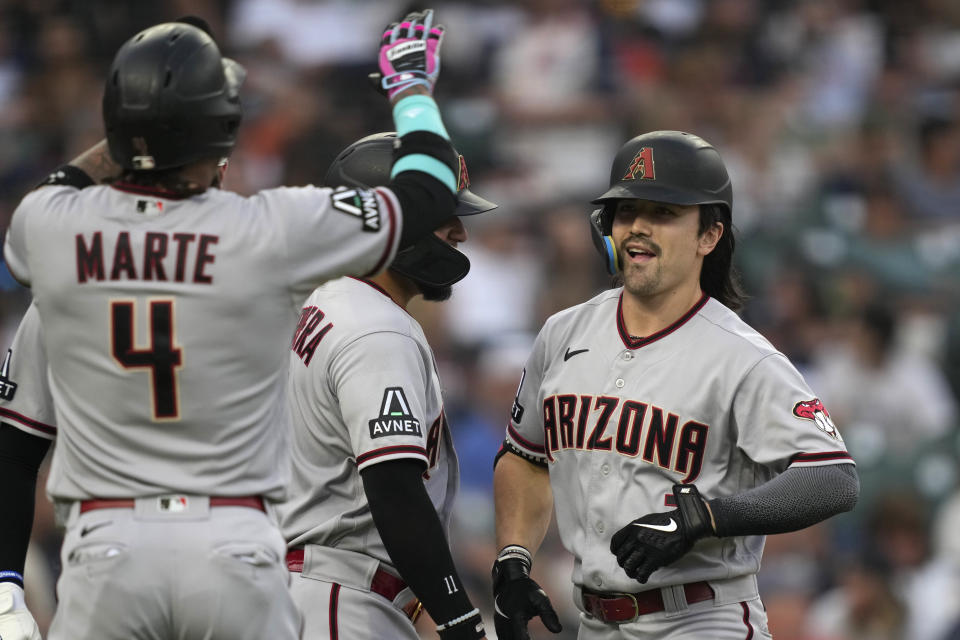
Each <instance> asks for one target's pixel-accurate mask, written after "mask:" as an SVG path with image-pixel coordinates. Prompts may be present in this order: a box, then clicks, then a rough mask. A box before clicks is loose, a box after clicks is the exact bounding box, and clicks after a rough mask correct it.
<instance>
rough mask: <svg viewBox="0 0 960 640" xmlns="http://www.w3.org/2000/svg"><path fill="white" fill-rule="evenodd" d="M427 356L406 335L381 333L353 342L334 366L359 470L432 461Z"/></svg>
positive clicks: (333, 374)
mask: <svg viewBox="0 0 960 640" xmlns="http://www.w3.org/2000/svg"><path fill="white" fill-rule="evenodd" d="M430 362H431V361H430V360H429V356H426V355H425V354H424V353H423V352H422V351H421V349H420V346H419V345H418V344H417V342H416V341H415V340H414V339H413V338H411V337H410V336H407V335H404V334H402V333H396V332H390V331H382V332H377V333H371V334H367V335H365V336H363V337H361V338H359V339H357V340H354V341H353V342H352V343H350V344H349V345H348V346H347V347H346V348H345V349H344V350H343V351H341V352H340V354H338V355H337V357H336V358H335V359H334V361H333V363H332V364H331V367H330V384H332V385H333V386H334V389H333V391H334V393H335V394H336V397H337V400H338V402H339V404H340V412H341V415H342V416H343V423H344V424H345V425H347V428H348V429H349V430H350V434H349V436H350V443H351V446H352V448H353V453H354V456H355V457H356V461H357V470H358V471H362V470H363V469H364V468H365V467H367V466H369V465H371V464H376V463H378V462H384V461H386V460H396V459H398V458H415V459H417V460H422V461H423V463H424V465H426V464H428V457H427V432H428V430H429V427H430V424H429V422H428V419H429V418H430V416H427V415H426V411H425V409H426V393H427V385H428V381H429V380H430V372H431V370H430V369H428V367H430V366H432V364H430Z"/></svg>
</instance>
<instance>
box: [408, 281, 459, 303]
mask: <svg viewBox="0 0 960 640" xmlns="http://www.w3.org/2000/svg"><path fill="white" fill-rule="evenodd" d="M417 288H418V289H419V290H420V295H422V296H423V299H424V300H428V301H430V302H443V301H444V300H449V299H450V296H451V295H453V285H450V284H448V285H446V286H443V287H436V286H433V285H429V284H423V283H417Z"/></svg>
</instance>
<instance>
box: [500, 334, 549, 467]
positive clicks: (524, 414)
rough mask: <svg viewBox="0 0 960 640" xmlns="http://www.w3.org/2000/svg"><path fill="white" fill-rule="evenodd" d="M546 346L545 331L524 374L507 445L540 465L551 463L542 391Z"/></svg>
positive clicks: (513, 412)
mask: <svg viewBox="0 0 960 640" xmlns="http://www.w3.org/2000/svg"><path fill="white" fill-rule="evenodd" d="M544 343H545V338H544V331H541V332H540V335H538V336H537V339H536V341H535V342H534V344H533V349H532V350H531V352H530V357H529V358H527V363H526V365H525V366H524V368H523V372H522V373H521V374H520V385H519V386H518V387H517V396H516V398H514V400H513V407H512V408H511V409H510V420H509V421H508V422H507V435H506V441H507V443H509V444H510V445H512V446H513V447H515V448H516V450H517V451H519V452H520V453H522V454H523V455H524V456H526V457H528V458H530V459H531V460H534V461H539V462H546V460H547V456H546V448H545V447H544V435H543V410H542V401H541V395H542V394H541V391H540V386H541V383H542V382H543V376H544V366H545V358H544V354H545V352H546V350H545V347H544Z"/></svg>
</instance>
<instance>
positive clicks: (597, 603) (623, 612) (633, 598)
mask: <svg viewBox="0 0 960 640" xmlns="http://www.w3.org/2000/svg"><path fill="white" fill-rule="evenodd" d="M683 593H684V595H685V596H686V599H687V604H693V603H695V602H703V601H705V600H713V595H714V594H713V587H711V586H710V585H709V584H708V583H706V582H689V583H687V584H685V585H683ZM582 594H583V606H584V608H586V610H587V613H589V614H590V615H591V616H593V617H594V618H596V619H598V620H602V621H603V622H617V623H623V622H633V621H634V620H636V619H637V617H638V616H642V615H646V614H648V613H657V612H658V611H663V610H664V609H665V608H666V607H665V606H664V604H663V594H661V593H660V589H651V590H650V591H641V592H640V593H598V592H596V591H588V590H586V589H584V590H583V592H582Z"/></svg>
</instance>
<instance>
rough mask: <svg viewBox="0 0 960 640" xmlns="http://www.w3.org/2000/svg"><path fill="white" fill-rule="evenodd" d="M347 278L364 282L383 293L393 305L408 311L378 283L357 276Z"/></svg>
mask: <svg viewBox="0 0 960 640" xmlns="http://www.w3.org/2000/svg"><path fill="white" fill-rule="evenodd" d="M347 277H348V278H350V279H351V280H356V281H357V282H362V283H363V284H365V285H368V286H370V287H373V288H374V289H376V290H377V291H379V292H380V293H382V294H383V295H385V296H387V298H389V299H390V302H392V303H393V304H395V305H397V306H398V307H400V308H401V309H403V310H404V311H406V309H404V308H403V305H402V304H400V303H399V302H397V301H396V300H394V299H393V296H391V295H390V294H389V293H387V290H386V289H384V288H383V287H381V286H380V285H378V284H377V283H376V282H373V281H372V280H367V279H366V278H357V277H355V276H347Z"/></svg>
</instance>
